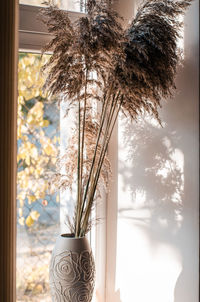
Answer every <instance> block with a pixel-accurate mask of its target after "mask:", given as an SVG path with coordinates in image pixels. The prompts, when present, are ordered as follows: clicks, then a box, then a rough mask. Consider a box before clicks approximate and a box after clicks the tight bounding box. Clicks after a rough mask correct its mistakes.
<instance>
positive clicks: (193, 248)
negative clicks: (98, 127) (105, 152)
mask: <svg viewBox="0 0 200 302" xmlns="http://www.w3.org/2000/svg"><path fill="white" fill-rule="evenodd" d="M196 70H197V69H196V66H195V65H194V63H193V62H189V61H187V62H186V64H185V65H184V70H180V72H179V76H178V78H177V87H181V92H178V93H177V95H176V99H175V100H172V101H169V102H168V104H164V105H163V107H164V108H163V110H161V120H162V121H164V124H165V125H164V128H161V127H159V126H158V125H156V124H152V123H151V122H150V120H148V119H145V120H142V121H140V122H139V123H138V124H136V123H134V124H130V123H128V124H127V121H126V120H125V119H124V120H122V121H121V125H122V127H123V129H124V132H123V134H122V137H123V144H124V146H125V149H126V150H127V151H128V152H127V158H126V160H123V161H121V162H120V161H119V173H120V175H122V178H123V184H124V187H123V188H122V189H123V191H129V192H130V194H131V195H132V197H131V200H132V204H131V206H130V207H129V208H122V207H119V215H120V217H123V218H126V219H127V218H128V219H132V220H133V222H134V224H135V225H137V224H138V225H139V226H140V228H141V227H142V228H144V230H145V232H146V233H147V235H148V238H149V241H150V243H151V245H152V249H154V248H156V245H157V244H159V243H160V242H164V243H168V244H171V245H172V246H174V247H175V248H177V249H178V250H179V252H180V255H181V257H182V271H181V273H180V275H179V277H178V279H177V282H176V284H175V289H174V302H189V301H194V302H195V301H197V292H198V270H197V267H198V242H197V241H198V223H197V221H198V218H197V216H198V200H197V199H198V197H197V196H198V179H196V178H197V176H198V164H197V160H198V124H197V121H198V104H197V102H196V103H195V100H196V99H198V98H197V95H195V93H197V87H198V77H197V74H196ZM195 75H196V77H195ZM191 79H192V81H191ZM195 146H196V148H197V149H195ZM140 198H141V199H142V202H140ZM140 205H141V206H140ZM138 207H139V209H140V210H141V209H142V210H145V209H146V210H148V211H150V215H149V217H148V218H145V219H142V218H134V216H129V214H128V215H127V213H129V212H130V210H133V212H134V210H135V209H138ZM141 222H142V224H141ZM195 288H196V291H195Z"/></svg>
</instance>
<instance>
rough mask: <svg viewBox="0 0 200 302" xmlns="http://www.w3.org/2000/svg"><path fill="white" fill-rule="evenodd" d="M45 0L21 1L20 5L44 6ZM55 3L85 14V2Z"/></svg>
mask: <svg viewBox="0 0 200 302" xmlns="http://www.w3.org/2000/svg"><path fill="white" fill-rule="evenodd" d="M42 2H43V0H19V3H20V4H27V5H34V6H44V5H43V4H42ZM55 3H56V4H57V5H58V7H60V8H62V9H65V10H69V11H75V12H83V11H84V6H85V0H56V1H55Z"/></svg>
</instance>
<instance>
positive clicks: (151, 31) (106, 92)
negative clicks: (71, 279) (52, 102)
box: [42, 0, 192, 237]
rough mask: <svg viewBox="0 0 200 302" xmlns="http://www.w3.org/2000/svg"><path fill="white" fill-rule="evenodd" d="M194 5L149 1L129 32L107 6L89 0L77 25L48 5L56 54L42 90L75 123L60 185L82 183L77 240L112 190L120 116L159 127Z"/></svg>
mask: <svg viewBox="0 0 200 302" xmlns="http://www.w3.org/2000/svg"><path fill="white" fill-rule="evenodd" d="M191 1H192V0H174V1H172V0H146V1H144V2H143V3H142V4H141V6H140V7H139V9H138V12H137V14H136V17H135V18H134V19H133V21H132V22H131V24H130V25H129V26H128V27H127V28H126V29H124V28H122V26H121V17H120V16H119V15H118V14H117V13H116V12H115V11H114V10H113V9H112V8H111V7H110V6H108V4H107V1H106V0H102V1H95V0H88V1H87V4H86V11H87V14H86V15H83V16H82V17H80V18H79V19H78V20H77V21H75V22H72V21H71V20H70V18H69V15H68V13H67V12H66V11H62V10H60V9H58V8H57V7H56V6H55V5H54V3H53V1H52V0H49V1H47V2H44V4H46V5H47V7H45V8H43V9H42V20H43V22H44V23H45V24H46V25H47V28H48V30H49V32H50V33H51V34H53V35H54V37H53V39H52V40H51V42H50V43H49V44H48V45H46V47H45V48H44V50H43V52H45V51H52V52H53V53H52V56H51V58H50V60H49V62H48V63H47V64H46V65H45V66H44V67H43V70H45V71H47V73H48V76H47V79H46V83H45V86H44V89H46V90H47V91H48V92H49V94H51V95H54V96H57V98H58V101H59V99H62V100H63V101H65V102H68V108H75V110H76V117H77V124H76V126H75V128H74V131H73V133H72V135H71V137H70V139H69V148H68V150H67V151H66V154H65V155H64V157H63V158H62V159H61V163H62V164H61V165H62V167H64V168H65V173H59V174H58V178H57V179H58V188H61V189H62V188H63V189H64V188H66V187H68V188H72V183H73V182H74V181H75V182H76V184H77V201H76V207H75V213H74V217H73V221H71V222H70V225H71V229H72V232H73V233H74V234H75V236H76V237H80V236H84V235H85V234H86V233H87V231H88V230H89V226H90V225H91V221H90V216H91V215H90V214H91V210H92V207H93V205H94V200H95V198H96V197H97V195H98V192H100V189H99V185H100V183H101V182H102V183H104V184H105V187H107V185H108V180H107V179H108V178H107V176H108V172H109V171H110V164H109V160H108V158H107V148H108V144H109V141H110V138H111V135H112V132H113V129H114V126H115V123H116V120H117V117H118V113H119V111H122V112H123V113H124V114H125V116H127V117H130V118H131V119H132V120H136V119H137V117H138V116H139V115H140V114H142V113H144V112H147V113H149V114H151V115H152V116H154V117H155V118H156V119H157V121H158V122H159V123H161V121H160V118H159V115H158V108H159V107H160V106H161V101H162V99H163V98H166V97H168V96H171V95H172V93H173V90H174V89H175V83H174V79H175V75H176V68H177V64H178V62H179V55H178V47H177V38H178V37H179V32H180V28H181V26H182V23H180V22H179V17H180V16H181V15H183V14H184V12H185V10H186V9H187V7H188V6H189V5H190V4H191ZM98 107H99V108H100V110H99V112H98V113H97V112H96V111H95V110H94V108H98ZM109 173H110V172H109Z"/></svg>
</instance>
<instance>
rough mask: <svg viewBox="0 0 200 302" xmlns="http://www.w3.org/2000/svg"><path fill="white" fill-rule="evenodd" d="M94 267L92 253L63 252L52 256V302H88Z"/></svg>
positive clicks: (90, 296)
mask: <svg viewBox="0 0 200 302" xmlns="http://www.w3.org/2000/svg"><path fill="white" fill-rule="evenodd" d="M94 276H95V265H94V259H93V255H92V252H89V251H87V250H84V251H82V252H80V253H77V252H71V251H65V252H62V253H60V254H58V255H52V258H51V264H50V287H51V295H52V301H53V302H67V301H70V302H90V301H91V300H92V294H93V289H94Z"/></svg>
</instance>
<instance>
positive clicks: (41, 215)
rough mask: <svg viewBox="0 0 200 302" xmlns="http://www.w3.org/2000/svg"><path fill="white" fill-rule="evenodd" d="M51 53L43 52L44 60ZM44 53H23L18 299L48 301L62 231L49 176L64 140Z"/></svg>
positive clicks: (20, 115)
mask: <svg viewBox="0 0 200 302" xmlns="http://www.w3.org/2000/svg"><path fill="white" fill-rule="evenodd" d="M47 59H48V56H44V58H43V61H45V60H47ZM42 64H43V62H41V57H40V55H36V54H30V53H20V54H19V65H18V95H19V97H18V129H17V130H18V157H17V161H18V173H17V301H18V302H22V301H23V302H24V301H29V302H39V301H40V302H42V301H45V302H50V301H51V298H50V294H49V277H48V274H49V273H48V270H49V268H48V267H49V259H50V255H51V251H52V248H53V246H54V243H55V239H56V236H57V234H59V231H60V203H59V195H58V194H55V193H53V192H52V191H51V186H50V184H49V180H50V179H51V178H52V176H53V174H54V173H55V161H56V157H57V155H58V148H59V145H60V143H59V141H60V125H59V119H60V114H59V109H58V107H57V105H56V104H55V101H53V100H51V102H49V101H48V100H47V98H46V95H45V94H44V93H43V92H42V89H41V87H42V84H43V81H44V79H43V78H42V75H41V73H40V72H39V71H40V67H41V65H42Z"/></svg>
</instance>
